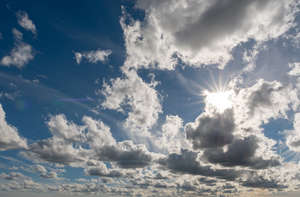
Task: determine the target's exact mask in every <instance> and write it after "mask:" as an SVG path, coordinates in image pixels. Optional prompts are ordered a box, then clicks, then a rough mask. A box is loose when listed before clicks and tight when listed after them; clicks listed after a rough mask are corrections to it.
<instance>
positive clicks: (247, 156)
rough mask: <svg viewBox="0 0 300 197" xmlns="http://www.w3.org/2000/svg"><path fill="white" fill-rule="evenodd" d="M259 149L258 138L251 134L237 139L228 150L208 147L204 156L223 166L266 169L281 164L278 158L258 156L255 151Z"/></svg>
mask: <svg viewBox="0 0 300 197" xmlns="http://www.w3.org/2000/svg"><path fill="white" fill-rule="evenodd" d="M257 149H258V138H257V137H255V136H249V137H246V138H244V139H235V140H234V141H233V142H232V143H231V144H230V145H228V148H227V150H226V151H225V152H224V150H223V149H221V148H218V149H207V150H206V151H205V152H204V157H206V158H207V160H208V161H209V162H211V163H218V164H221V165H223V166H246V167H250V168H253V169H265V168H268V167H273V166H279V165H280V161H279V160H277V159H276V158H273V159H270V160H265V159H263V158H261V157H256V156H255V152H256V150H257Z"/></svg>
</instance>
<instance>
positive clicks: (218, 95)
mask: <svg viewBox="0 0 300 197" xmlns="http://www.w3.org/2000/svg"><path fill="white" fill-rule="evenodd" d="M204 96H205V103H206V107H208V109H213V110H214V111H217V112H219V113H223V112H224V111H225V110H226V109H230V108H232V91H216V92H209V91H204Z"/></svg>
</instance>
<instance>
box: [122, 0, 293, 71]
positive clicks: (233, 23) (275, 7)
mask: <svg viewBox="0 0 300 197" xmlns="http://www.w3.org/2000/svg"><path fill="white" fill-rule="evenodd" d="M296 3H297V1H295V0H288V1H281V0H275V1H274V0H266V1H260V0H254V1H253V0H246V1H236V0H230V1H225V2H222V3H220V2H219V1H217V0H212V1H198V0H180V1H172V0H166V1H157V0H154V1H147V0H138V1H137V5H136V7H137V8H140V9H143V10H145V12H146V17H145V21H143V22H140V21H138V20H136V21H131V24H129V25H127V24H125V22H124V21H125V19H124V18H123V19H122V20H121V24H122V27H123V30H124V34H125V43H126V49H127V54H128V59H127V62H128V63H127V64H126V66H129V67H135V68H140V67H146V68H147V67H156V68H160V69H173V68H174V66H175V64H176V58H174V55H176V56H178V57H180V58H181V59H182V60H183V62H184V63H186V64H190V65H193V66H200V65H201V64H218V65H219V67H221V68H222V67H224V66H225V64H226V63H227V62H228V61H229V60H230V59H231V58H232V56H231V51H232V49H233V48H234V47H235V46H237V45H238V44H240V43H242V42H247V41H248V40H249V39H253V40H255V41H256V42H264V41H267V40H270V39H273V38H275V39H276V38H278V37H279V36H281V35H282V34H284V33H285V32H286V31H287V30H289V29H290V28H291V27H292V26H293V25H294V24H293V22H294V18H295V12H296V6H294V5H295V4H296ZM254 16H255V17H254Z"/></svg>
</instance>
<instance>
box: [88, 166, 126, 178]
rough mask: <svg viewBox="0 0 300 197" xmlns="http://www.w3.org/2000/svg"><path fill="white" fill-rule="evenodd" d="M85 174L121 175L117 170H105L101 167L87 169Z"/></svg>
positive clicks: (101, 175)
mask: <svg viewBox="0 0 300 197" xmlns="http://www.w3.org/2000/svg"><path fill="white" fill-rule="evenodd" d="M85 172H86V174H87V175H89V176H100V177H121V176H123V173H122V172H120V171H118V170H107V169H103V168H101V167H98V168H97V167H96V168H90V169H87V170H86V171H85Z"/></svg>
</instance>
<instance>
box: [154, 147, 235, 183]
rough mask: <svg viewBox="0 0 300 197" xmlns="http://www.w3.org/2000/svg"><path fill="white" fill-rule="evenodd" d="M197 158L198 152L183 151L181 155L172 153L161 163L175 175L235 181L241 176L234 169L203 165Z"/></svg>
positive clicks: (160, 161)
mask: <svg viewBox="0 0 300 197" xmlns="http://www.w3.org/2000/svg"><path fill="white" fill-rule="evenodd" d="M197 158H198V153H197V152H193V151H189V150H182V151H181V153H180V154H177V153H172V154H169V155H168V156H167V157H166V158H162V159H160V160H159V163H160V164H161V165H162V166H165V167H166V168H167V169H170V170H171V171H172V172H174V173H183V174H192V175H202V176H207V177H216V178H220V179H226V180H235V179H236V178H238V177H239V175H240V172H238V171H236V170H234V169H214V168H212V166H210V165H204V164H201V163H200V161H198V159H197Z"/></svg>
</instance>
